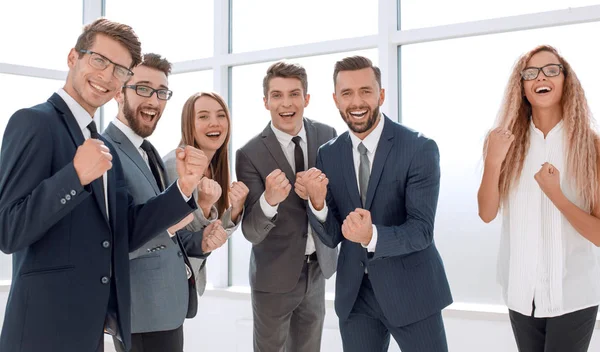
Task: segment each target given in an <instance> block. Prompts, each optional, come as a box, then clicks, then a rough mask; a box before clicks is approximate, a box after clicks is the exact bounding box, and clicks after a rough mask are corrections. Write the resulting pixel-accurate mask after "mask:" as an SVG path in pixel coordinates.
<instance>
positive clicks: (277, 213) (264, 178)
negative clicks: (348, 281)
mask: <svg viewBox="0 0 600 352" xmlns="http://www.w3.org/2000/svg"><path fill="white" fill-rule="evenodd" d="M307 89H308V81H307V75H306V70H305V69H304V68H303V67H301V66H299V65H297V64H290V63H285V62H278V63H275V64H273V65H271V66H270V67H269V69H268V70H267V74H266V76H265V78H264V80H263V91H264V104H265V108H266V109H267V110H269V111H270V113H271V123H269V124H268V125H267V127H266V128H265V129H264V130H263V132H261V133H260V134H259V135H257V136H255V137H254V138H252V139H251V140H250V141H248V143H246V145H245V146H243V147H242V148H241V149H239V150H238V151H237V154H236V174H237V179H238V180H239V181H242V182H243V183H244V184H246V186H248V188H249V190H250V192H249V194H248V197H247V198H246V203H245V209H246V213H245V215H244V218H243V220H242V232H243V234H244V236H245V237H246V239H247V240H248V241H250V242H251V243H252V245H253V246H252V253H251V258H250V286H251V288H252V310H253V318H254V350H255V351H262V352H278V351H287V352H291V351H299V352H314V351H319V350H320V346H321V336H322V333H323V321H324V318H325V279H326V278H330V277H331V276H332V275H333V273H334V272H335V267H336V261H337V249H334V248H328V247H326V246H325V245H324V244H323V243H322V242H321V241H320V239H319V238H318V237H317V236H316V235H314V234H313V231H312V229H311V228H310V227H309V226H308V216H307V209H308V208H307V202H306V199H307V197H306V194H305V190H304V189H303V188H301V187H299V188H295V187H294V183H295V180H296V177H301V176H302V174H303V173H304V172H305V170H308V168H311V167H313V166H314V165H315V160H316V156H317V149H318V148H319V146H321V145H322V144H324V143H325V142H327V141H329V140H330V139H332V138H334V137H335V136H336V132H335V130H334V129H333V128H332V127H330V126H327V125H325V124H322V123H319V122H316V121H313V120H310V119H307V118H304V108H305V107H306V106H307V105H308V102H309V99H310V95H308V93H307ZM292 188H294V191H293V192H292V191H291V190H292Z"/></svg>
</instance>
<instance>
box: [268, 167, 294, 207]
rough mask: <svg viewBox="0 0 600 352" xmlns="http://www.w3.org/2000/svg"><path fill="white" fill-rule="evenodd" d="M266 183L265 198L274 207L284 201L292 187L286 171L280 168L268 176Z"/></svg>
mask: <svg viewBox="0 0 600 352" xmlns="http://www.w3.org/2000/svg"><path fill="white" fill-rule="evenodd" d="M265 184H266V185H265V200H266V201H267V203H269V205H270V206H272V207H274V206H276V205H277V204H279V203H281V202H283V201H284V200H285V199H286V198H287V196H288V194H290V190H291V189H292V185H291V184H290V181H289V180H288V179H287V177H286V176H285V173H283V171H281V170H279V169H275V170H273V172H271V173H270V174H269V175H268V176H267V178H266V180H265Z"/></svg>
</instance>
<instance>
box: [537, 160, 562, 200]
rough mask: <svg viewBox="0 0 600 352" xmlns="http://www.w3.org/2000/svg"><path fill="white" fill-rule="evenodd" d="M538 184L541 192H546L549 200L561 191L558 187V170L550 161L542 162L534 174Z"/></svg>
mask: <svg viewBox="0 0 600 352" xmlns="http://www.w3.org/2000/svg"><path fill="white" fill-rule="evenodd" d="M533 177H534V178H535V180H536V181H537V183H538V185H539V186H540V188H541V189H542V192H544V194H546V197H548V198H549V199H550V200H554V198H555V197H556V196H557V195H559V194H560V192H562V190H561V188H560V172H559V171H558V169H557V168H556V167H554V165H552V164H550V163H544V164H543V165H542V167H541V168H540V171H538V172H537V173H536V174H535V175H534V176H533Z"/></svg>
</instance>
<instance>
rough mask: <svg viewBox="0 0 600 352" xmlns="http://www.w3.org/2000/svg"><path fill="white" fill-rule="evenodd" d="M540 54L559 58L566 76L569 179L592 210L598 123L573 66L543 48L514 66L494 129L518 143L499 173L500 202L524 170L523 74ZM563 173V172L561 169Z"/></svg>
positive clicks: (526, 108) (527, 113)
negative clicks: (596, 123)
mask: <svg viewBox="0 0 600 352" xmlns="http://www.w3.org/2000/svg"><path fill="white" fill-rule="evenodd" d="M541 51H547V52H550V53H552V54H554V55H556V57H557V58H558V60H559V61H560V63H561V64H562V66H563V74H564V75H565V80H564V87H563V96H562V99H561V104H562V117H563V124H564V126H565V134H566V137H567V151H566V161H567V162H566V163H567V170H565V172H566V174H565V175H566V176H567V177H568V179H570V182H573V185H574V186H575V188H576V190H577V193H578V196H579V197H580V199H582V200H583V201H584V204H586V206H588V207H589V209H590V210H591V209H594V207H595V206H596V205H597V204H598V201H599V199H598V156H599V154H600V151H599V150H598V139H599V138H598V135H597V134H596V132H595V131H594V128H595V121H594V118H593V117H592V114H591V112H590V109H589V107H588V103H587V100H586V98H585V93H584V91H583V88H582V87H581V83H580V82H579V79H578V78H577V75H575V72H574V71H573V70H572V69H571V65H569V63H568V62H567V61H566V60H565V59H564V58H563V57H562V56H561V55H560V54H559V53H558V51H557V50H556V49H555V48H553V47H551V46H549V45H541V46H538V47H536V48H534V49H533V50H531V51H529V52H528V53H526V54H524V55H523V56H521V57H520V58H519V60H518V61H517V62H516V64H515V65H514V67H513V70H512V73H511V75H510V79H509V81H508V84H507V86H506V90H505V93H504V99H503V102H502V105H501V108H500V111H499V113H498V117H497V119H496V123H495V125H494V128H496V127H502V128H506V129H508V130H510V131H511V132H512V133H513V134H514V136H515V140H514V142H513V143H512V145H511V146H510V148H509V150H508V152H507V155H506V158H505V159H504V162H503V163H502V167H501V171H500V181H499V190H500V200H501V202H500V203H501V204H503V203H504V202H503V201H505V200H506V198H507V196H508V193H509V191H510V189H511V187H512V186H513V184H514V182H515V181H516V180H518V178H519V176H520V175H521V172H522V170H523V162H524V161H525V156H526V153H527V151H528V150H529V124H530V117H531V104H530V103H529V101H528V100H527V98H526V97H525V92H524V89H523V81H522V79H521V71H523V70H524V69H525V67H526V66H527V63H528V62H529V60H530V59H531V57H532V56H533V55H535V54H537V53H539V52H541ZM488 138H489V134H488V136H487V137H486V140H485V143H484V150H483V156H484V158H485V155H486V152H487V145H488ZM561 171H562V170H561Z"/></svg>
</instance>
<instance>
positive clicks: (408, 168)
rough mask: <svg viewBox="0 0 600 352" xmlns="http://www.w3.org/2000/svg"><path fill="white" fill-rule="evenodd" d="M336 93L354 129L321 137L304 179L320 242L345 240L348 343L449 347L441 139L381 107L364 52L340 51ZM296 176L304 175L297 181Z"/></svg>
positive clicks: (343, 307)
mask: <svg viewBox="0 0 600 352" xmlns="http://www.w3.org/2000/svg"><path fill="white" fill-rule="evenodd" d="M333 78H334V85H335V93H334V94H333V98H334V100H335V104H336V106H337V108H338V109H339V110H340V114H341V116H342V118H343V119H344V121H345V122H346V123H347V124H348V127H349V129H350V131H349V132H346V133H343V134H342V135H340V136H339V137H337V138H336V139H333V140H331V141H329V142H328V143H326V144H325V145H323V146H322V147H321V148H320V149H319V152H318V155H317V163H316V168H313V169H311V170H309V171H307V172H306V174H305V175H304V176H303V177H302V180H301V181H300V183H299V185H300V186H298V185H296V187H300V188H301V191H304V192H306V193H307V194H308V197H309V200H310V202H309V203H310V207H311V208H312V212H310V215H309V219H310V222H311V225H312V227H313V229H315V231H316V232H317V234H318V235H319V237H320V238H321V240H322V241H323V243H325V244H326V245H328V246H330V247H335V246H337V245H338V244H340V243H341V249H340V255H339V259H338V266H337V279H336V292H335V309H336V313H337V315H338V317H339V323H340V332H341V335H342V341H343V345H344V351H346V352H352V351H357V352H358V351H386V350H387V349H388V346H389V342H390V334H391V336H393V337H394V339H395V340H396V342H398V345H399V346H400V349H401V350H402V352H444V351H447V350H448V346H447V342H446V334H445V330H444V324H443V321H442V315H441V311H442V309H443V308H444V307H446V306H448V305H449V304H450V303H452V296H451V294H450V288H449V285H448V281H447V279H446V274H445V271H444V265H443V263H442V259H441V257H440V255H439V253H438V251H437V249H436V247H435V244H434V241H433V224H434V218H435V212H436V208H437V201H438V194H439V186H440V167H439V152H438V148H437V145H436V143H435V142H434V141H433V140H431V139H428V138H426V137H424V136H423V135H421V134H420V133H418V132H415V131H413V130H410V129H408V128H406V127H404V126H402V125H400V124H398V123H396V122H393V121H392V120H390V119H389V118H387V117H386V116H385V115H383V114H381V113H380V112H379V107H380V106H381V105H382V104H383V101H384V98H385V91H384V90H383V89H382V88H381V72H380V70H379V68H377V67H375V66H373V65H372V63H371V61H370V60H369V59H367V58H365V57H360V56H355V57H348V58H345V59H343V60H341V61H338V62H337V63H336V65H335V70H334V76H333ZM296 182H297V184H298V181H296Z"/></svg>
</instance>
